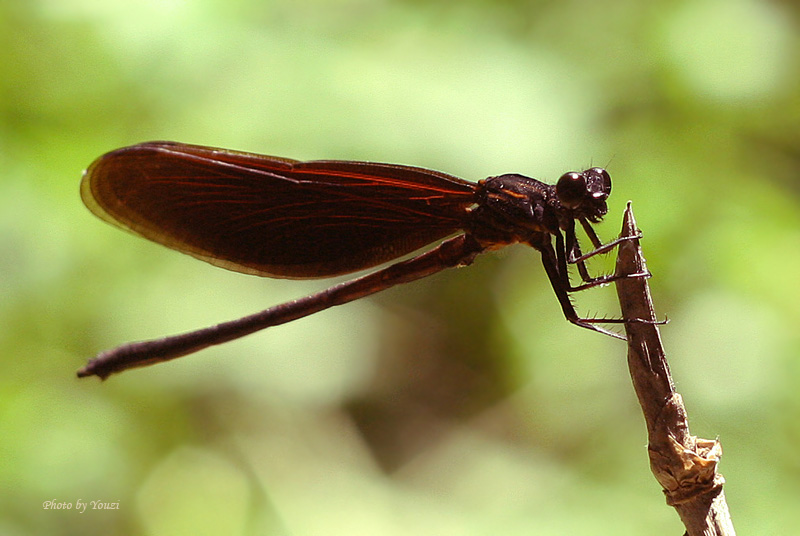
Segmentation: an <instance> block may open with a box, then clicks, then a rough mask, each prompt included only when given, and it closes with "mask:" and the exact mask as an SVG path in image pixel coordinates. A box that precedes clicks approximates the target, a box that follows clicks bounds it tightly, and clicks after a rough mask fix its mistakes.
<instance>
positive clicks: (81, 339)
mask: <svg viewBox="0 0 800 536" xmlns="http://www.w3.org/2000/svg"><path fill="white" fill-rule="evenodd" d="M797 36H798V11H797V8H796V6H795V5H794V4H792V3H790V2H778V1H774V2H767V1H757V0H733V1H730V0H729V1H723V0H700V1H692V2H688V1H684V2H673V1H666V0H660V1H656V2H649V3H646V2H635V1H630V0H629V1H618V2H592V1H589V0H570V1H566V2H546V1H539V2H536V1H531V2H515V1H510V0H509V1H502V2H497V1H491V2H490V1H477V0H474V1H464V2H443V1H442V2H436V1H434V2H420V1H416V2H413V1H407V2H401V1H390V0H387V1H368V0H336V1H329V0H317V1H266V2H261V1H256V0H225V1H222V0H217V1H214V0H204V1H188V0H163V1H162V0H136V1H129V0H119V1H114V2H106V1H100V0H11V1H10V2H4V3H2V4H0V73H1V74H2V76H0V170H1V171H2V174H0V326H2V328H0V356H2V365H1V366H2V374H0V385H1V386H2V387H0V434H2V436H1V437H0V484H2V486H0V533H2V534H7V535H29V534H30V535H38V534H42V535H44V534H47V535H53V534H78V533H79V534H85V535H92V534H126V533H127V534H154V535H155V534H179V533H182V534H198V535H202V534H293V535H314V534H324V535H326V536H328V535H333V534H347V535H353V534H380V535H389V534H459V535H461V534H487V533H491V534H506V535H513V534H540V535H542V534H587V535H588V534H592V535H597V534H615V535H620V534H679V533H680V532H681V531H682V528H681V527H680V524H679V522H678V519H677V516H676V515H675V514H674V512H671V511H670V509H669V508H668V507H666V506H665V505H664V504H663V498H662V497H661V495H660V492H659V490H658V487H657V485H656V484H655V482H654V481H653V479H652V478H651V476H650V474H649V471H648V468H647V460H646V452H645V449H644V448H643V445H644V442H645V433H644V429H643V423H642V419H641V416H640V415H639V413H638V409H637V406H636V402H635V398H634V396H633V393H632V389H631V387H630V383H629V380H628V378H627V371H626V369H625V363H624V347H623V345H622V344H620V343H619V342H618V341H614V340H610V339H607V338H604V337H601V336H599V335H597V334H593V333H589V332H584V330H580V329H577V328H575V327H573V326H570V325H568V324H567V323H566V322H565V321H564V320H563V318H562V317H561V314H560V311H559V309H558V305H557V303H556V301H555V299H554V297H553V296H552V293H551V291H550V289H549V288H548V285H547V282H546V279H545V277H544V274H543V272H542V270H541V267H540V265H539V261H538V259H537V257H536V255H535V252H531V251H526V250H525V249H523V248H509V249H508V251H504V252H501V253H499V254H497V255H487V256H486V258H481V259H479V260H478V261H476V263H475V265H474V266H472V267H470V268H469V269H464V270H456V271H452V272H450V273H443V274H440V275H437V276H435V277H433V278H430V280H426V281H422V282H418V283H416V284H413V285H408V286H407V287H404V288H401V289H395V290H391V291H388V292H386V293H385V294H384V295H381V296H379V297H376V298H375V299H372V300H366V301H364V302H363V303H355V304H350V305H347V306H345V307H341V308H339V309H338V310H334V311H328V312H325V313H322V314H320V315H317V316H316V317H312V318H308V319H305V320H302V321H298V322H296V323H294V324H292V325H287V326H283V327H280V328H276V329H272V330H269V331H268V332H265V333H263V334H259V335H255V336H252V337H249V338H247V339H245V340H242V341H239V342H236V343H233V344H229V345H226V346H224V347H221V348H218V349H212V350H208V351H206V352H204V353H203V354H200V355H197V356H193V357H190V358H185V359H183V360H180V361H177V362H173V363H170V364H165V365H162V366H158V367H154V368H152V369H143V370H138V371H133V372H129V373H126V374H124V375H122V376H120V377H113V378H111V379H110V380H109V381H107V382H105V383H102V384H101V383H99V382H94V381H86V380H83V381H78V380H77V379H76V378H75V377H74V371H75V370H76V369H77V368H78V367H79V366H81V365H82V364H83V363H84V362H85V360H86V359H87V358H88V357H90V356H91V355H93V354H94V353H96V352H97V351H99V350H101V349H104V348H107V347H110V346H113V345H116V344H119V343H121V342H125V341H128V340H132V339H144V338H150V337H155V336H159V335H165V334H169V333H173V332H178V331H182V330H188V329H191V328H195V327H200V326H203V325H208V324H211V323H214V322H217V321H221V320H225V319H228V318H234V317H237V316H241V315H244V314H247V313H250V312H253V311H256V310H259V309H261V308H264V307H266V306H269V305H272V304H275V303H279V302H280V301H282V300H287V299H291V298H292V297H296V296H299V295H302V294H304V293H306V292H309V291H311V290H313V289H317V288H321V287H322V285H323V284H324V283H323V282H298V281H268V280H261V279H258V278H253V277H247V276H242V275H238V274H230V273H226V272H224V271H222V270H219V269H216V268H213V267H210V266H206V265H203V263H200V262H197V261H195V260H193V259H190V258H188V257H185V256H182V255H179V254H176V253H173V252H170V251H168V250H164V249H163V248H159V247H157V246H154V245H151V244H148V243H145V242H144V241H142V240H139V239H137V238H135V237H132V236H129V235H126V234H124V233H121V232H119V231H118V230H115V229H113V228H111V227H109V226H107V225H104V224H103V223H102V222H100V221H99V220H96V219H95V218H93V217H92V216H91V215H90V214H89V213H88V211H86V210H85V209H84V208H83V207H82V205H81V203H80V200H79V198H78V193H77V186H78V181H79V179H80V171H81V170H82V169H83V168H85V167H86V166H87V165H88V164H89V163H90V162H91V161H92V159H93V158H95V157H97V156H99V155H100V154H102V153H104V152H106V151H108V150H111V149H113V148H116V147H119V146H123V145H128V144H132V143H136V142H140V141H145V140H151V139H171V140H179V141H184V142H190V143H200V144H205V145H216V146H223V147H229V148H235V149H242V150H250V151H254V152H264V153H268V154H276V155H282V156H288V157H292V158H300V159H314V158H345V159H358V160H378V161H386V162H397V163H405V164H412V165H419V166H424V167H430V168H434V169H441V170H444V171H447V172H450V173H453V174H456V175H459V176H462V177H464V178H467V179H470V180H478V179H481V178H483V177H486V176H489V175H496V174H500V173H505V172H519V173H523V174H528V175H532V176H536V177H538V178H542V179H548V180H554V179H555V178H556V177H557V176H558V175H559V174H560V173H562V172H564V171H566V170H569V169H576V168H584V167H586V166H588V165H604V166H607V167H608V168H609V170H610V172H611V174H612V177H613V178H614V181H615V182H614V191H613V193H612V197H611V203H610V205H611V211H610V215H609V217H608V218H607V220H608V221H607V223H605V224H603V225H602V226H601V227H600V233H601V235H602V236H603V237H605V238H610V237H613V236H614V235H615V234H616V233H617V232H618V229H619V227H618V226H619V219H620V217H621V213H622V208H623V207H624V204H625V202H626V201H628V200H633V202H634V208H635V211H636V216H637V220H638V222H639V225H640V227H641V228H642V229H643V231H644V233H645V239H644V243H643V245H644V248H645V255H646V256H647V259H648V262H649V267H650V269H651V271H652V272H653V274H654V278H653V279H652V284H653V293H654V299H655V301H656V306H657V308H658V310H659V311H660V313H661V314H665V313H666V314H668V316H669V317H670V320H671V322H670V324H669V325H668V326H666V327H665V328H664V330H663V336H664V340H665V343H666V346H667V350H668V352H669V357H670V361H671V364H672V368H673V373H674V374H675V378H676V381H677V383H678V388H679V390H680V391H681V393H682V394H683V395H684V397H685V400H686V403H687V407H688V409H689V412H690V419H691V421H692V425H693V427H694V428H693V432H694V433H696V434H698V435H701V436H704V437H709V438H713V437H716V436H719V437H720V439H721V441H722V444H723V447H724V448H725V456H724V458H723V461H722V466H721V469H722V472H723V474H724V475H725V476H726V477H727V479H728V484H727V485H726V492H727V497H728V501H729V504H730V507H731V511H732V514H733V517H734V523H735V525H736V527H737V529H738V530H739V531H740V532H741V533H743V534H747V533H759V534H789V533H791V532H792V531H793V530H794V529H795V527H797V526H798V524H800V514H798V510H797V507H796V498H797V496H798V492H800V464H799V463H798V459H799V458H798V456H797V453H796V450H797V449H796V445H797V444H798V441H800V418H798V417H800V355H799V354H800V332H799V331H798V329H797V326H798V325H799V324H800V306H798V303H800V285H798V284H797V283H796V278H797V274H798V273H800V211H799V210H798V205H799V204H800V180H799V177H798V174H799V172H798V169H800V91H799V89H800V87H799V82H800V79H799V77H798V75H799V73H800V71H799V70H798V65H800V61H798V60H799V59H800V58H798V37H797ZM608 267H609V264H608V263H606V264H603V263H602V262H601V263H599V265H596V266H595V268H596V269H598V270H602V269H604V268H605V269H608ZM576 302H577V303H578V305H579V308H580V309H581V310H582V311H585V312H588V313H591V314H595V313H596V314H615V312H616V311H617V309H616V304H615V302H614V297H613V292H612V291H611V290H610V289H605V290H598V291H592V292H591V293H584V294H583V295H581V296H578V297H576ZM609 312H610V313H609ZM79 499H80V500H82V501H83V502H89V501H92V500H99V501H102V502H119V504H120V506H119V510H109V511H87V512H85V513H83V514H81V513H78V512H76V511H74V510H72V511H52V510H45V509H43V507H42V504H43V503H44V502H45V501H48V500H56V501H62V502H72V503H75V501H77V500H79Z"/></svg>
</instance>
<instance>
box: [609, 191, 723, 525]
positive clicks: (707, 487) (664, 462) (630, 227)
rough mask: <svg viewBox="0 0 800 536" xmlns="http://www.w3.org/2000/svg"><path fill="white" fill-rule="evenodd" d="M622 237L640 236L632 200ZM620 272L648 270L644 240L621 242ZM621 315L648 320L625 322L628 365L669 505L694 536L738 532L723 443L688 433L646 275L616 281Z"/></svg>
mask: <svg viewBox="0 0 800 536" xmlns="http://www.w3.org/2000/svg"><path fill="white" fill-rule="evenodd" d="M621 236H631V237H637V236H639V230H638V229H637V228H636V221H635V220H634V218H633V210H632V209H631V205H630V203H628V207H627V209H626V210H625V215H624V218H623V225H622V234H621ZM616 270H617V274H618V275H630V274H638V273H645V272H647V267H646V266H645V261H644V257H643V256H642V250H641V247H640V245H639V240H638V239H637V238H633V239H631V240H626V241H624V242H622V243H621V244H620V245H619V251H618V257H617V268H616ZM616 287H617V294H618V295H619V302H620V306H621V308H622V317H623V318H626V319H641V320H646V321H649V322H650V323H646V322H626V324H625V331H626V334H627V337H628V367H629V369H630V373H631V379H632V380H633V387H634V389H635V390H636V396H637V397H638V399H639V404H640V405H641V407H642V411H643V412H644V418H645V422H646V423H647V435H648V453H649V456H650V469H651V470H652V471H653V474H654V475H655V477H656V480H658V482H659V484H661V487H662V488H663V491H664V494H665V495H666V497H667V504H669V505H670V506H673V507H674V508H675V510H677V512H678V515H679V516H680V518H681V521H683V524H684V525H685V526H686V534H688V535H689V536H733V535H734V534H735V532H734V530H733V524H732V522H731V518H730V514H729V512H728V506H727V504H726V502H725V494H724V493H723V491H722V484H723V483H724V481H725V480H724V479H723V478H722V475H720V474H719V473H718V472H717V463H718V462H719V458H720V456H721V454H722V447H721V445H720V443H719V442H718V441H716V440H707V439H699V438H697V437H696V436H693V435H691V434H690V433H689V422H688V417H687V414H686V408H685V407H684V405H683V399H682V398H681V395H680V394H678V393H677V392H676V391H675V385H674V383H673V382H672V376H671V374H670V371H669V365H668V364H667V360H666V356H665V353H664V349H663V346H662V344H661V336H660V334H659V331H658V325H657V324H655V323H653V322H655V321H656V316H655V312H654V310H653V302H652V299H651V297H650V288H649V286H648V283H647V279H646V278H643V277H634V278H621V279H618V280H617V281H616Z"/></svg>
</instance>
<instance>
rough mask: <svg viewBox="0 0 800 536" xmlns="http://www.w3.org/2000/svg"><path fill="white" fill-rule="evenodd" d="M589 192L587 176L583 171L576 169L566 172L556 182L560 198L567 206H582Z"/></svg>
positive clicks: (572, 207)
mask: <svg viewBox="0 0 800 536" xmlns="http://www.w3.org/2000/svg"><path fill="white" fill-rule="evenodd" d="M587 193H588V191H587V187H586V177H585V176H584V175H583V173H576V172H574V171H570V172H569V173H564V174H563V175H561V178H559V179H558V182H557V183H556V195H557V196H558V200H559V201H560V202H561V204H562V205H564V206H565V207H567V208H571V209H574V208H578V207H579V206H581V204H582V203H583V200H584V199H585V198H586V194H587Z"/></svg>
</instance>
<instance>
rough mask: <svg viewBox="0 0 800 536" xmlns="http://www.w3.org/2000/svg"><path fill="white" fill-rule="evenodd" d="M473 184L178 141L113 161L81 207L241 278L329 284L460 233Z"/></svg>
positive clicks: (87, 185)
mask: <svg viewBox="0 0 800 536" xmlns="http://www.w3.org/2000/svg"><path fill="white" fill-rule="evenodd" d="M475 186H476V185H475V184H473V183H470V182H467V181H464V180H461V179H459V178H457V177H453V176H450V175H447V174H445V173H440V172H436V171H430V170H426V169H422V168H416V167H408V166H397V165H390V164H378V163H370V162H349V161H337V160H331V161H324V160H320V161H310V162H299V161H296V160H290V159H286V158H277V157H272V156H263V155H257V154H251V153H243V152H236V151H229V150H225V149H214V148H210V147H201V146H194V145H186V144H180V143H170V142H151V143H143V144H140V145H134V146H131V147H126V148H123V149H119V150H116V151H113V152H110V153H108V154H106V155H104V156H102V157H100V158H99V159H97V160H96V161H95V162H94V163H92V165H91V166H90V167H89V169H88V170H87V171H86V173H85V174H84V177H83V181H82V183H81V197H82V198H83V201H84V203H85V204H86V206H87V207H89V209H90V210H91V211H92V212H94V213H95V214H96V215H97V216H99V217H101V218H103V219H104V220H106V221H108V222H110V223H112V224H114V225H117V226H120V227H122V228H125V229H128V230H130V231H132V232H134V233H136V234H138V235H140V236H143V237H144V238H147V239H149V240H152V241H154V242H158V243H160V244H163V245H165V246H167V247H170V248H172V249H175V250H178V251H182V252H184V253H188V254H190V255H193V256H194V257H197V258H199V259H202V260H204V261H207V262H209V263H211V264H214V265H217V266H221V267H223V268H227V269H229V270H234V271H238V272H244V273H250V274H256V275H263V276H269V277H286V278H312V277H329V276H333V275H338V274H344V273H348V272H354V271H358V270H362V269H365V268H369V267H372V266H376V265H378V264H382V263H384V262H386V261H389V260H391V259H394V258H397V257H400V256H402V255H405V254H407V253H410V252H412V251H414V250H416V249H419V248H421V247H423V246H425V245H427V244H430V243H431V242H434V241H436V240H438V239H441V238H444V237H446V236H448V235H451V234H453V233H455V232H456V231H458V230H459V229H461V228H462V227H463V224H464V219H465V217H466V214H467V210H468V208H469V207H470V206H472V205H473V203H474V192H475Z"/></svg>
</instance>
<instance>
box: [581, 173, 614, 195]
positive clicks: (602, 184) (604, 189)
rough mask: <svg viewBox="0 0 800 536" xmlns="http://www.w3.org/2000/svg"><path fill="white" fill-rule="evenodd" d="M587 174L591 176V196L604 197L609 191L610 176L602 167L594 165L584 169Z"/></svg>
mask: <svg viewBox="0 0 800 536" xmlns="http://www.w3.org/2000/svg"><path fill="white" fill-rule="evenodd" d="M584 173H586V174H587V175H591V176H592V179H593V180H592V185H591V186H590V187H589V189H590V190H591V191H592V197H595V198H600V197H602V198H603V199H606V198H607V197H608V195H609V194H610V193H611V176H610V175H609V174H608V171H606V170H605V169H603V168H599V167H595V168H592V169H589V170H587V171H585V172H584Z"/></svg>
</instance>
